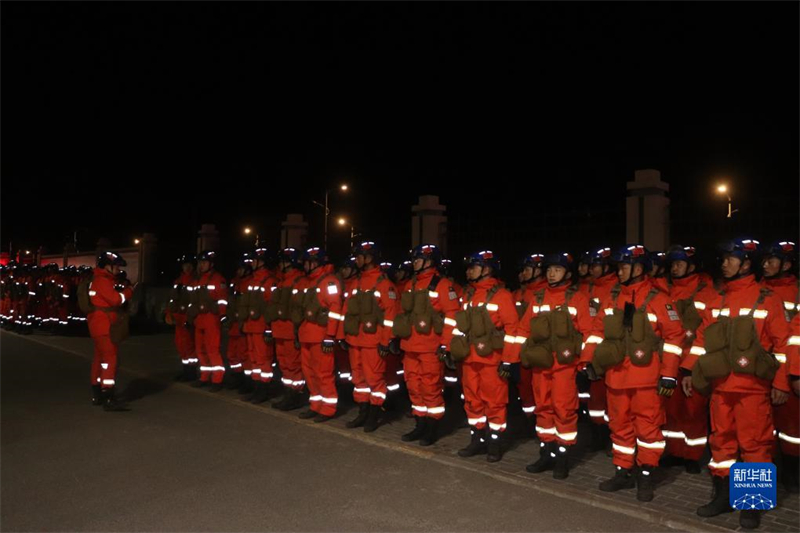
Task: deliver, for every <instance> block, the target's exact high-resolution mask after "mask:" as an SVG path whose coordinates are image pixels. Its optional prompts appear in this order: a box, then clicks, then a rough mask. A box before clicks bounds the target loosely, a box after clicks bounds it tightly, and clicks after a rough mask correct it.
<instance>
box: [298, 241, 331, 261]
mask: <svg viewBox="0 0 800 533" xmlns="http://www.w3.org/2000/svg"><path fill="white" fill-rule="evenodd" d="M303 261H316V262H317V263H318V264H320V265H326V264H328V262H329V261H328V254H327V253H326V252H325V250H324V249H323V248H320V247H319V246H312V247H311V248H307V249H306V251H305V252H303Z"/></svg>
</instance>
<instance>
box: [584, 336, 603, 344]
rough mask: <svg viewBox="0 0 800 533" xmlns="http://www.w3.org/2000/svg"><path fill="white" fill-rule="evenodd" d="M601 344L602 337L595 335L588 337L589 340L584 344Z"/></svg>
mask: <svg viewBox="0 0 800 533" xmlns="http://www.w3.org/2000/svg"><path fill="white" fill-rule="evenodd" d="M601 342H603V337H598V336H597V335H589V338H588V339H586V344H600V343H601Z"/></svg>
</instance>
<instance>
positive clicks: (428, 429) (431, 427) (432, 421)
mask: <svg viewBox="0 0 800 533" xmlns="http://www.w3.org/2000/svg"><path fill="white" fill-rule="evenodd" d="M438 429H439V420H438V419H437V418H428V421H427V422H425V434H424V435H423V436H422V438H420V439H419V445H420V446H430V445H431V444H433V443H434V442H436V439H438V438H439V436H438V435H437V431H438Z"/></svg>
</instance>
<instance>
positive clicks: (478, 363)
mask: <svg viewBox="0 0 800 533" xmlns="http://www.w3.org/2000/svg"><path fill="white" fill-rule="evenodd" d="M465 262H466V267H467V272H466V274H467V282H468V284H469V285H468V287H467V289H466V292H465V293H464V296H463V297H462V298H461V306H462V308H463V310H461V311H459V312H458V313H457V314H456V323H457V328H456V329H455V330H454V331H453V338H452V341H451V343H450V354H451V357H452V358H453V360H454V361H457V362H461V365H462V369H461V372H462V374H461V375H462V383H463V388H464V408H465V409H466V411H467V421H468V422H469V425H470V426H472V428H471V430H470V442H469V444H468V445H467V446H466V447H465V448H462V449H461V450H459V452H458V454H459V455H460V456H461V457H472V456H473V455H476V454H479V453H486V454H487V456H486V459H487V461H489V462H490V463H494V462H497V461H499V460H500V459H501V458H502V455H503V454H502V448H501V443H500V437H501V435H502V434H503V432H505V430H506V418H507V412H506V405H507V404H508V380H509V379H512V378H513V379H514V380H518V379H519V357H518V353H517V352H518V350H517V349H516V337H515V336H514V333H515V329H516V325H517V321H518V316H517V311H516V305H515V303H514V298H513V296H512V295H511V292H510V291H508V290H507V289H504V288H503V287H502V285H501V283H500V282H499V281H498V276H499V273H500V261H499V260H498V259H497V258H496V257H495V255H494V253H493V252H492V251H490V250H484V251H481V252H476V253H474V254H471V255H469V256H468V257H467V258H466V261H465ZM487 425H488V429H489V430H488V431H487V430H486V426H487Z"/></svg>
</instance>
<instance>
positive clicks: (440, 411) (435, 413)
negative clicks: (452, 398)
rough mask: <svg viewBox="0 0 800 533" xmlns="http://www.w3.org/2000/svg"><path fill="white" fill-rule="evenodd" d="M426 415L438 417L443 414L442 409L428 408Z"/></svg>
mask: <svg viewBox="0 0 800 533" xmlns="http://www.w3.org/2000/svg"><path fill="white" fill-rule="evenodd" d="M428 413H429V414H432V415H439V414H442V413H444V407H428Z"/></svg>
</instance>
